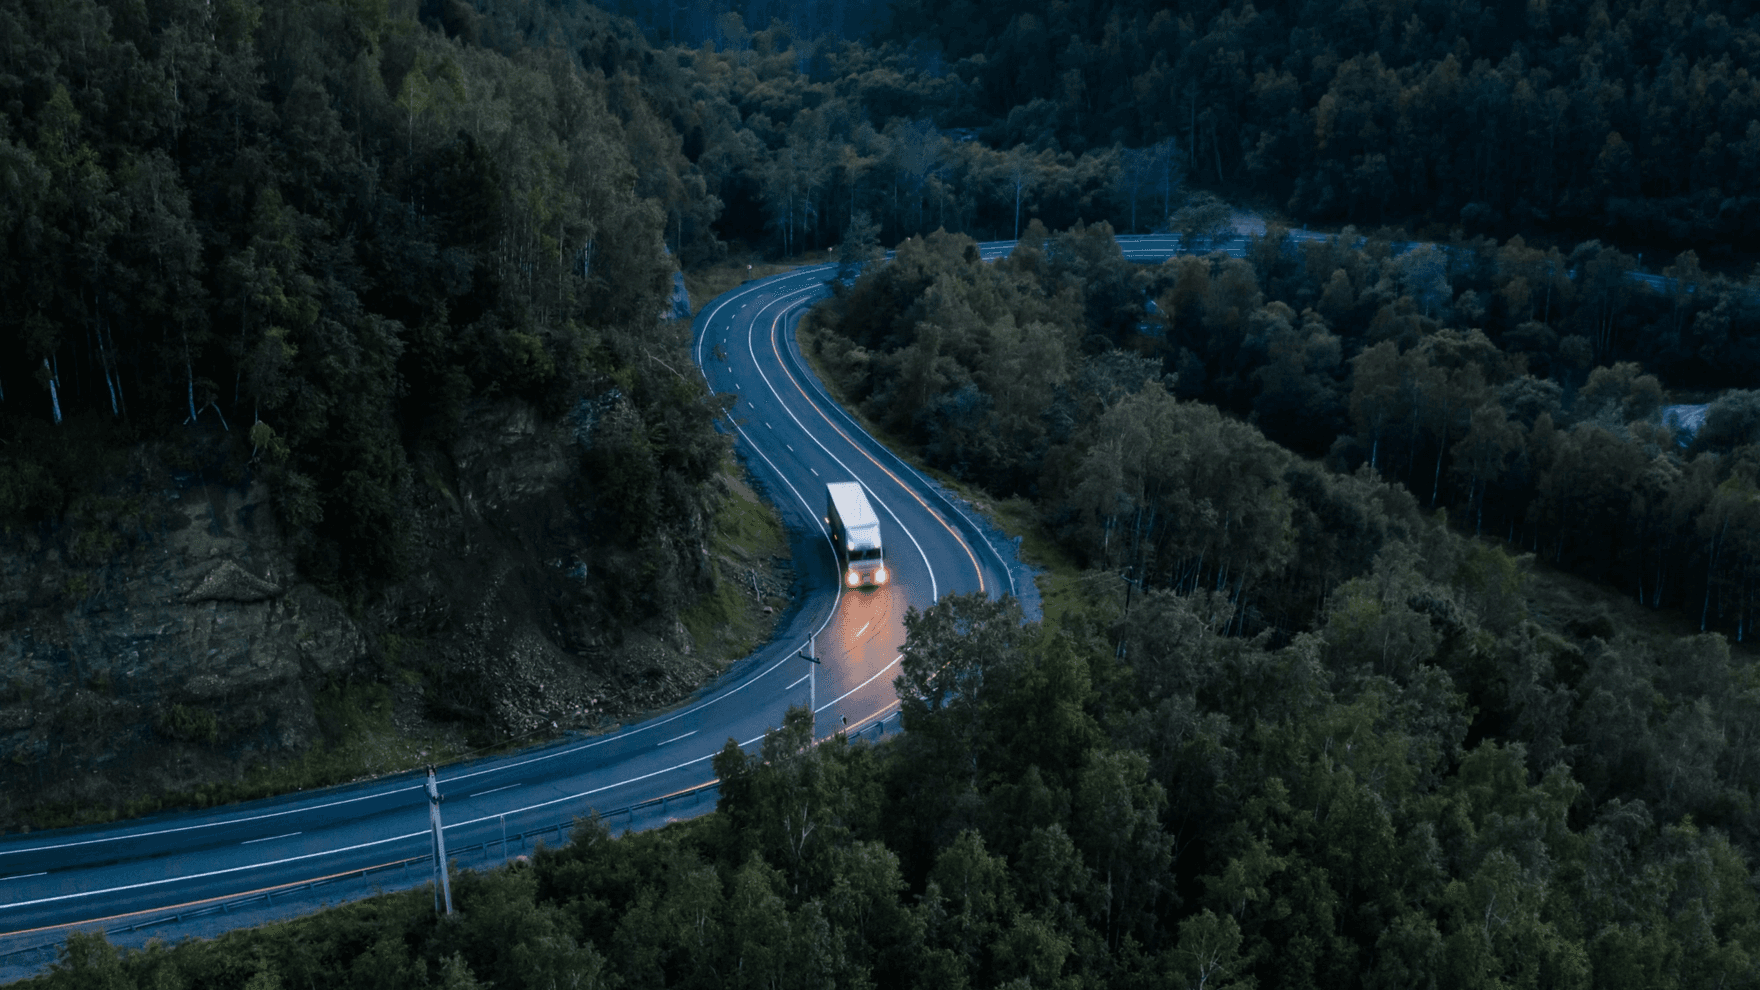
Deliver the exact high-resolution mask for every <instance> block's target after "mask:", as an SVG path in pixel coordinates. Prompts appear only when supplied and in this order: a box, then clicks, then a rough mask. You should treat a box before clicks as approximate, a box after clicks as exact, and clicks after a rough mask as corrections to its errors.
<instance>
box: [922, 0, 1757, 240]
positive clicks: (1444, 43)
mask: <svg viewBox="0 0 1760 990" xmlns="http://www.w3.org/2000/svg"><path fill="white" fill-rule="evenodd" d="M888 36H889V37H890V38H892V39H894V40H897V41H899V42H906V41H912V40H915V41H916V42H917V43H919V44H933V45H934V46H936V47H937V48H938V49H939V51H940V53H941V54H942V57H943V58H944V60H945V64H946V66H947V70H946V72H947V74H946V88H947V89H948V90H953V89H956V88H957V90H958V91H959V92H960V93H961V94H962V96H963V97H964V98H963V99H961V100H950V101H948V102H946V103H944V104H942V106H943V107H945V109H943V110H939V111H938V113H939V114H940V115H941V118H938V119H942V118H944V119H945V120H946V122H947V124H948V126H972V125H976V126H981V127H983V128H984V129H985V130H984V132H983V133H984V135H985V138H986V140H988V141H989V142H990V143H992V144H994V145H996V146H999V147H1013V146H1014V145H1016V144H1017V143H1025V144H1027V145H1029V146H1032V147H1056V148H1060V149H1062V150H1066V151H1072V152H1077V153H1080V152H1084V151H1089V150H1095V149H1099V148H1105V147H1112V146H1115V145H1120V144H1122V145H1125V146H1136V147H1143V146H1148V145H1152V144H1154V143H1155V142H1157V141H1159V140H1161V139H1163V138H1169V137H1172V138H1177V139H1178V141H1179V149H1180V152H1181V155H1182V160H1183V161H1184V162H1185V163H1186V165H1187V167H1188V168H1189V169H1190V170H1191V173H1192V175H1193V177H1194V179H1198V180H1201V181H1203V182H1205V183H1207V184H1217V185H1221V186H1227V187H1231V188H1234V189H1236V190H1239V191H1241V192H1243V193H1250V194H1252V195H1254V196H1257V197H1261V198H1263V199H1264V200H1266V201H1268V202H1269V203H1271V204H1274V205H1276V206H1279V207H1283V208H1286V209H1287V210H1289V212H1290V213H1292V214H1293V215H1295V216H1297V217H1299V218H1302V219H1307V220H1313V221H1332V222H1342V223H1361V222H1365V221H1374V222H1380V221H1381V220H1383V219H1388V218H1399V219H1412V220H1417V221H1419V222H1424V221H1428V222H1433V223H1437V224H1440V225H1441V226H1442V227H1443V228H1444V229H1446V228H1452V227H1454V226H1456V225H1464V226H1465V227H1466V228H1467V229H1468V232H1469V233H1474V232H1478V231H1481V230H1485V231H1491V232H1497V233H1501V235H1502V236H1508V233H1509V232H1515V231H1528V232H1532V231H1535V230H1542V229H1546V230H1554V231H1557V232H1559V234H1560V235H1561V236H1563V237H1565V239H1567V240H1568V239H1576V238H1581V237H1584V236H1589V231H1591V230H1593V231H1597V232H1600V231H1609V232H1612V233H1613V234H1614V235H1615V236H1616V237H1618V238H1625V239H1631V240H1635V241H1637V242H1639V243H1650V244H1654V245H1656V246H1657V247H1663V246H1665V245H1668V246H1672V250H1680V249H1682V248H1685V247H1698V248H1699V250H1700V251H1701V252H1705V251H1707V250H1708V249H1713V248H1714V249H1715V250H1716V251H1717V252H1718V254H1719V256H1720V257H1721V256H1722V254H1723V253H1724V252H1728V251H1731V250H1734V251H1745V250H1748V248H1747V247H1746V246H1745V245H1744V244H1743V238H1744V237H1745V236H1746V234H1745V233H1744V232H1745V231H1751V230H1752V229H1754V225H1755V223H1756V218H1757V216H1760V185H1757V184H1756V183H1757V182H1760V179H1757V178H1756V176H1760V79H1756V78H1755V77H1754V76H1753V75H1752V73H1751V72H1750V71H1749V70H1748V69H1747V68H1745V63H1746V61H1747V60H1748V58H1749V57H1750V56H1748V55H1747V54H1746V53H1750V52H1752V51H1754V50H1755V46H1756V45H1760V13H1757V11H1756V10H1755V8H1754V7H1753V5H1752V4H1749V3H1737V4H1734V5H1731V4H1727V3H1718V2H1712V0H1699V2H1696V3H1694V2H1689V3H1683V4H1678V5H1675V6H1663V5H1658V4H1655V3H1644V2H1637V0H1615V2H1611V3H1608V2H1600V0H1598V2H1594V3H1590V2H1582V0H1574V2H1565V3H1548V4H1545V5H1541V6H1535V5H1529V4H1521V3H1508V2H1504V3H1495V4H1478V3H1440V4H1429V3H1417V2H1412V0H1407V2H1397V3H1386V4H1346V5H1343V6H1339V5H1315V4H1299V3H1275V2H1274V3H1263V4H1245V3H1222V2H1211V3H1200V4H1182V5H1181V6H1179V7H1178V8H1177V9H1175V8H1169V7H1166V6H1165V5H1162V4H1157V3H1147V2H1122V3H1063V4H1056V5H1045V4H1039V3H1027V2H1011V3H987V2H985V3H980V2H974V0H955V2H950V3H949V2H938V0H898V2H896V3H895V4H894V6H893V22H892V27H891V29H890V33H889V35H888ZM956 120H957V121H959V123H955V121H956ZM966 121H971V122H972V124H970V125H969V124H967V123H965V122H966ZM1089 219H1094V218H1093V217H1090V218H1089ZM1573 234H1574V235H1575V238H1572V237H1571V236H1570V235H1573ZM1600 236H1606V235H1605V234H1601V235H1600Z"/></svg>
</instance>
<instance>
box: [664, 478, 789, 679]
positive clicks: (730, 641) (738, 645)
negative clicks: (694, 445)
mask: <svg viewBox="0 0 1760 990" xmlns="http://www.w3.org/2000/svg"><path fill="white" fill-rule="evenodd" d="M722 481H723V483H724V484H725V486H726V488H727V491H728V496H727V498H725V499H723V500H722V503H721V508H720V509H718V510H717V511H716V513H715V521H714V525H713V527H712V529H711V530H710V534H709V554H710V558H711V560H712V561H713V562H714V573H715V586H714V589H713V590H712V591H710V592H709V593H708V594H706V595H704V596H703V597H702V598H701V599H699V600H698V601H697V603H696V604H695V605H693V606H691V607H690V608H688V609H686V610H685V611H684V612H683V613H681V614H680V616H679V621H680V622H683V623H684V627H685V631H686V632H688V633H690V636H691V640H692V641H693V642H694V643H695V644H696V649H697V651H698V652H699V653H702V654H707V655H708V656H711V657H714V658H717V659H718V660H722V661H726V660H736V659H738V658H740V657H743V656H746V655H747V654H749V653H751V652H752V651H753V650H754V649H757V647H758V646H759V645H760V644H762V643H763V642H764V640H765V639H767V638H768V637H769V634H770V625H771V622H770V619H771V617H770V616H766V615H763V614H762V613H761V612H760V611H759V606H758V605H755V604H754V603H753V601H752V597H751V596H750V595H748V594H747V592H746V591H745V590H744V589H743V588H742V587H741V586H740V582H742V581H745V580H749V578H748V577H747V575H748V573H750V572H752V571H755V570H758V569H761V568H767V567H768V566H769V565H770V563H771V561H772V559H773V558H776V557H788V556H789V547H788V533H787V531H786V530H784V529H783V526H782V519H781V517H779V516H778V515H777V514H776V510H775V509H773V508H771V507H770V505H769V504H768V503H766V502H765V501H764V500H763V499H762V498H760V497H759V495H758V493H757V492H756V491H754V490H753V489H752V488H751V486H750V485H748V484H746V482H745V481H744V480H743V479H742V478H741V477H740V469H739V467H738V465H736V464H735V463H734V462H733V461H732V460H731V459H730V460H728V461H726V462H724V463H723V464H722ZM764 604H768V605H770V606H771V607H772V608H776V609H777V610H778V611H780V610H781V607H782V606H784V605H786V604H787V602H786V601H779V600H775V599H774V598H772V599H769V600H766V601H765V602H764Z"/></svg>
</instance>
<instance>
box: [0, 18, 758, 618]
mask: <svg viewBox="0 0 1760 990" xmlns="http://www.w3.org/2000/svg"><path fill="white" fill-rule="evenodd" d="M588 10H589V11H591V8H588ZM409 13H413V9H412V11H409V12H405V14H406V16H394V14H393V13H388V11H387V9H386V7H385V5H383V4H381V5H376V6H375V5H373V4H366V5H361V4H347V3H328V2H320V0H310V2H297V3H289V4H271V5H261V4H257V3H254V2H251V0H237V2H226V3H207V2H205V0H192V2H184V0H150V2H146V3H140V4H123V5H117V4H104V3H96V2H92V0H77V2H73V3H65V4H48V5H45V4H38V3H26V2H9V3H4V4H0V26H3V27H0V66H3V68H0V182H4V183H5V187H6V193H5V196H4V197H3V198H0V243H3V244H4V245H5V247H4V250H3V251H0V255H3V260H0V297H4V298H5V299H6V300H7V303H6V305H5V307H4V308H3V309H0V518H3V519H4V520H5V521H6V525H8V526H16V525H20V524H28V523H30V522H31V521H33V520H41V519H49V520H53V519H54V518H56V517H57V516H58V515H59V513H61V512H62V511H63V510H65V509H67V508H68V507H69V506H70V505H72V504H73V503H76V502H78V501H79V500H80V499H82V498H84V497H87V496H89V495H90V494H92V491H91V489H92V488H94V487H98V486H101V485H103V484H106V483H109V481H110V480H112V479H106V478H102V477H99V478H97V479H95V480H94V478H93V472H92V471H90V470H88V468H89V466H90V464H91V463H93V462H95V461H97V460H99V459H100V458H101V457H102V452H103V451H104V450H105V449H106V448H107V447H109V446H111V445H122V444H128V443H132V442H137V441H141V440H152V439H155V438H160V437H176V436H177V435H178V434H179V431H182V430H187V429H208V430H213V431H222V430H224V431H229V432H230V433H231V435H233V436H235V437H237V438H238V440H237V441H236V448H235V449H237V450H239V451H241V453H240V454H239V455H238V461H237V463H235V464H233V465H231V466H230V467H221V468H220V469H219V470H220V471H221V473H223V474H224V473H226V472H243V471H248V472H252V473H255V474H258V475H259V476H262V477H267V478H268V479H270V480H271V481H272V482H273V484H274V487H275V490H276V493H277V497H278V505H279V508H280V513H281V516H282V520H283V522H284V523H285V524H286V526H287V528H288V530H289V531H290V532H291V533H293V534H295V536H296V539H297V540H299V541H300V545H301V546H302V548H303V549H302V558H303V559H302V563H303V566H304V568H305V569H306V571H307V573H308V574H309V575H310V576H312V577H314V578H315V579H317V580H319V581H321V582H325V583H327V584H329V585H331V586H334V587H338V588H352V589H356V590H358V589H360V588H364V587H371V586H373V585H374V584H376V583H378V582H382V581H384V580H387V579H392V578H395V577H396V576H397V575H398V574H399V572H400V567H401V565H402V559H403V556H404V540H405V534H406V533H407V531H408V527H407V523H408V519H407V515H406V513H405V512H403V511H402V510H401V509H400V508H399V506H400V504H402V501H403V497H404V490H405V488H406V486H408V485H409V484H411V481H410V478H411V474H412V468H411V464H412V458H414V457H415V456H416V454H417V452H419V451H420V450H422V449H424V448H428V447H442V448H443V447H444V446H445V445H446V444H447V443H449V442H450V440H451V438H452V437H454V436H455V435H456V433H457V431H458V429H459V427H460V425H461V418H462V417H463V416H464V415H465V411H466V410H467V408H468V407H469V404H470V403H471V402H473V401H476V400H482V399H490V398H495V397H504V396H517V397H521V398H523V399H525V400H527V401H529V402H531V403H534V404H536V405H538V406H539V407H541V408H542V409H544V410H545V411H546V413H547V414H548V415H550V416H561V415H563V414H565V413H569V412H571V411H572V412H573V413H574V414H575V416H576V418H577V419H578V420H580V421H581V422H580V423H579V424H578V425H579V426H580V427H581V428H582V429H581V431H580V432H581V436H582V438H583V440H584V441H585V442H586V444H587V445H588V446H590V447H591V450H590V451H587V452H585V453H584V454H583V456H584V457H586V458H588V459H589V460H591V461H592V466H593V483H592V485H591V486H589V487H590V488H591V490H589V491H583V492H581V493H580V496H581V498H582V499H583V502H584V503H585V504H587V505H589V506H595V507H596V508H594V509H593V511H594V512H596V513H598V514H599V515H600V516H601V518H602V519H603V520H604V522H605V523H606V525H604V526H603V527H602V531H603V532H604V533H606V534H624V535H625V538H626V540H627V541H629V542H630V543H631V547H630V548H629V549H630V550H632V551H633V550H635V549H637V547H636V546H635V544H636V543H638V542H639V543H641V544H642V546H641V547H640V548H639V549H640V550H641V551H642V553H641V554H640V556H641V557H642V558H643V560H644V563H643V564H642V566H641V567H639V568H636V569H634V570H632V571H631V573H630V575H629V576H628V577H629V579H628V581H624V582H620V585H621V586H622V587H623V588H624V589H625V590H626V591H627V592H628V594H629V595H630V596H631V597H630V601H631V602H634V601H635V600H637V599H640V598H643V597H644V596H645V597H650V598H651V597H653V596H655V595H659V596H660V597H661V598H665V597H666V596H667V595H674V596H676V593H677V589H672V590H668V589H669V588H670V587H671V585H670V584H669V583H668V582H669V581H671V579H672V578H673V577H676V576H677V574H675V573H674V572H678V573H682V574H683V575H685V576H686V577H687V578H688V576H690V575H693V574H695V573H696V572H697V570H698V565H697V560H696V557H697V556H698V555H697V554H695V552H694V551H693V550H692V546H693V539H694V536H700V535H701V534H700V532H698V533H695V534H694V536H693V532H692V527H693V526H695V527H697V529H698V530H700V528H701V525H702V520H703V519H704V518H705V515H706V513H707V510H708V509H709V508H710V507H712V504H713V498H714V495H713V488H712V487H710V486H709V485H708V484H707V482H708V480H709V476H710V475H711V474H712V473H713V471H714V470H716V468H717V467H718V465H719V463H720V460H721V458H722V456H723V451H724V449H725V448H724V444H723V443H722V441H721V440H720V439H719V438H718V437H717V436H716V434H715V433H714V431H713V429H712V427H711V425H710V424H711V415H712V412H713V410H712V408H711V405H710V403H709V402H708V401H707V399H708V397H707V396H706V395H705V394H704V392H703V389H702V388H701V386H700V384H698V383H696V382H695V381H693V380H690V379H681V378H679V376H678V375H677V374H676V373H675V372H674V371H672V370H670V369H669V367H668V366H669V365H670V366H671V367H682V366H683V361H684V358H683V354H684V353H685V350H684V341H683V339H682V337H683V333H682V331H678V330H671V331H662V330H661V329H659V327H658V324H657V321H656V319H655V314H657V313H658V312H659V311H660V309H661V308H662V301H663V298H664V293H665V291H666V289H667V284H668V278H669V276H670V273H671V268H672V262H671V261H670V260H668V259H667V258H666V257H665V256H664V253H663V250H662V238H663V236H664V231H665V230H666V228H667V226H668V221H667V216H666V214H665V212H664V211H663V210H662V209H661V208H660V207H659V206H657V205H656V203H655V201H654V200H653V199H652V198H651V196H650V195H649V192H648V190H647V189H645V188H643V186H642V183H643V181H644V176H646V175H648V174H649V173H652V172H654V170H655V169H657V168H658V169H662V170H663V167H664V165H665V163H666V162H667V161H669V159H667V158H666V155H667V154H668V149H670V153H671V154H673V155H674V156H676V154H677V140H676V136H672V135H671V132H670V131H668V130H667V129H666V126H665V124H664V123H656V118H655V111H654V110H653V109H652V108H650V107H649V106H648V104H647V103H646V102H645V97H644V95H643V94H642V92H641V90H640V88H639V87H636V86H633V85H630V84H628V83H627V82H622V83H620V82H618V81H616V79H611V78H608V77H607V75H606V73H605V71H604V70H603V69H602V68H600V67H599V66H596V65H595V66H590V67H584V66H583V65H581V64H580V63H579V62H578V61H577V60H576V59H575V58H573V57H571V56H570V55H569V54H567V53H565V52H562V51H560V50H556V49H538V48H531V49H525V50H521V51H518V52H517V53H514V54H512V55H504V54H501V53H499V52H497V51H495V50H493V49H492V48H489V47H485V46H483V45H473V44H468V43H465V42H463V41H460V40H456V39H454V40H448V39H447V38H445V37H444V36H443V35H442V34H441V33H439V32H435V31H429V30H425V29H423V28H422V27H421V26H420V25H419V24H418V23H417V21H416V20H415V19H414V18H413V17H411V16H407V14H409ZM593 15H594V16H595V17H596V23H598V24H599V25H600V26H601V28H602V29H603V30H604V31H605V32H607V33H608V34H610V35H616V34H617V32H618V31H620V30H621V31H624V32H625V33H626V34H627V33H628V32H629V30H630V29H629V28H627V26H624V27H619V26H618V24H617V23H616V22H613V20H612V19H611V18H609V17H607V16H606V15H603V14H599V13H597V12H596V11H594V12H593ZM508 30H510V31H511V30H513V29H512V28H509V29H508ZM632 45H636V46H638V47H639V37H636V38H634V39H633V41H632ZM613 68H615V67H613ZM617 78H622V79H626V78H627V77H623V76H619V77H617ZM656 134H659V135H660V136H655V135H656ZM669 136H670V138H671V144H670V145H668V144H667V138H668V137H669ZM657 162H658V163H660V164H658V165H657V164H656V163H657ZM646 181H648V182H649V183H650V184H652V183H654V182H658V181H660V180H657V179H652V178H649V179H647V180H646ZM588 400H592V401H590V402H589V401H588ZM601 414H603V415H601ZM596 423H597V424H599V425H600V427H602V428H600V429H599V430H598V432H597V433H593V434H591V435H589V431H590V430H591V429H593V428H594V426H595V424H596ZM247 461H248V463H246V462H247ZM212 468H213V466H205V467H204V469H212ZM233 476H234V477H236V474H234V475H233ZM698 542H700V541H698ZM613 543H615V540H611V539H609V538H608V542H607V545H606V549H607V552H608V553H609V552H612V551H614V550H617V549H618V548H616V547H613V546H612V544H613ZM669 554H671V555H673V556H676V557H677V560H676V561H671V562H670V563H668V562H667V561H668V555H669ZM656 563H658V566H653V565H655V564H656ZM673 583H676V582H673ZM687 583H688V582H687ZM687 590H688V589H687Z"/></svg>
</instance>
